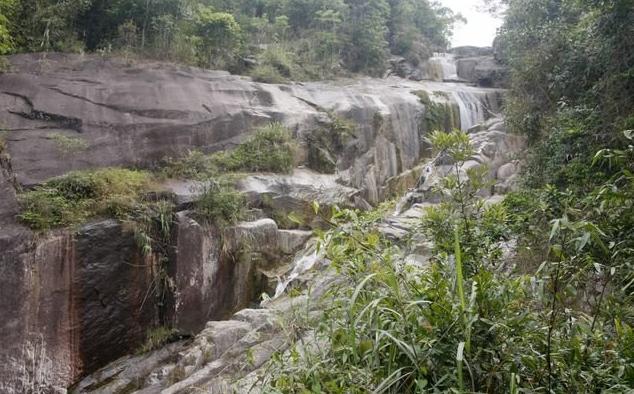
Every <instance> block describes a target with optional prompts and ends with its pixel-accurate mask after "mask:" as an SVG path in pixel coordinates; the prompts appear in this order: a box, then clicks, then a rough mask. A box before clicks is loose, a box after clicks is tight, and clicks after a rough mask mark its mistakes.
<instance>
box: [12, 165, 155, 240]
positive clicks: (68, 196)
mask: <svg viewBox="0 0 634 394" xmlns="http://www.w3.org/2000/svg"><path fill="white" fill-rule="evenodd" d="M151 186H152V178H151V176H150V174H149V173H146V172H143V171H134V170H126V169H119V168H108V169H100V170H94V171H77V172H71V173H69V174H67V175H65V176H63V177H59V178H54V179H51V180H49V181H48V182H46V183H44V184H43V185H42V186H38V187H36V188H35V189H34V190H31V191H27V192H25V193H22V194H21V195H19V200H20V205H21V212H20V214H19V218H20V220H21V221H22V222H24V223H25V224H27V225H28V226H30V227H31V228H33V229H36V230H47V229H50V228H55V227H61V226H70V225H76V224H80V223H82V222H84V221H85V220H87V219H89V218H91V217H94V216H99V215H105V216H114V217H120V218H121V217H123V216H124V215H125V214H126V213H128V212H130V211H131V210H132V209H133V208H134V206H135V205H136V203H137V202H138V200H139V199H140V197H141V194H142V193H143V192H145V191H148V190H149V189H150V188H151Z"/></svg>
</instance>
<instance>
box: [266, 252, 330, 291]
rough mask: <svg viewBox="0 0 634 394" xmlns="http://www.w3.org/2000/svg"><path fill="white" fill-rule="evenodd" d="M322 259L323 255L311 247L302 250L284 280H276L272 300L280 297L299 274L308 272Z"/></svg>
mask: <svg viewBox="0 0 634 394" xmlns="http://www.w3.org/2000/svg"><path fill="white" fill-rule="evenodd" d="M322 258H323V254H320V253H317V251H316V250H315V249H314V247H312V246H309V247H308V248H307V249H306V250H304V251H303V252H302V253H301V254H300V255H299V256H297V257H296V258H295V260H294V261H293V270H292V271H291V273H290V274H288V276H287V277H286V278H285V279H284V280H282V279H281V278H279V279H278V284H277V286H276V288H275V295H274V296H273V298H277V297H279V296H281V295H282V294H283V293H284V291H285V290H286V288H287V287H288V285H289V284H290V283H291V282H292V281H294V280H295V279H297V278H298V277H299V276H300V275H301V274H303V273H305V272H308V271H310V270H311V269H312V268H313V267H314V266H315V264H317V263H318V262H319V261H320V260H321V259H322Z"/></svg>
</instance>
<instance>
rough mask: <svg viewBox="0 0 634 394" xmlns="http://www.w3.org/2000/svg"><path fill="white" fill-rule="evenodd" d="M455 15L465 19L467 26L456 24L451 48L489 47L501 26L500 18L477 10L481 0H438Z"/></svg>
mask: <svg viewBox="0 0 634 394" xmlns="http://www.w3.org/2000/svg"><path fill="white" fill-rule="evenodd" d="M440 2H441V3H442V4H443V5H444V6H446V7H449V8H451V9H452V10H453V11H454V12H456V13H458V12H459V13H461V14H462V16H464V17H465V18H467V24H464V23H458V24H456V28H455V30H454V36H453V39H452V41H451V45H452V47H457V46H464V45H473V46H478V47H483V46H491V45H492V44H493V39H494V38H495V33H496V31H497V29H498V28H499V27H500V26H501V25H502V19H501V18H495V17H493V16H492V15H490V14H489V13H487V12H486V11H481V10H479V9H478V5H480V4H482V1H481V0H440Z"/></svg>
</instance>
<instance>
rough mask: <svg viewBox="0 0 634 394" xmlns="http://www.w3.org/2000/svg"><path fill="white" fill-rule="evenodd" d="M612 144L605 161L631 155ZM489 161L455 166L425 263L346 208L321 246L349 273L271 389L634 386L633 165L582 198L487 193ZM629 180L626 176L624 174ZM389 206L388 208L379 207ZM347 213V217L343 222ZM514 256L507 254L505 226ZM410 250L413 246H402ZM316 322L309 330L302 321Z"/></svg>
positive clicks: (464, 152)
mask: <svg viewBox="0 0 634 394" xmlns="http://www.w3.org/2000/svg"><path fill="white" fill-rule="evenodd" d="M432 142H433V144H434V146H435V148H436V150H437V151H441V152H443V154H446V155H448V156H449V157H450V158H451V161H452V162H453V163H454V164H453V165H454V166H455V167H456V169H459V168H460V167H461V165H462V164H463V163H464V161H465V160H467V159H468V158H470V157H471V155H472V153H473V151H472V149H473V148H472V147H471V144H470V142H469V138H468V136H467V135H466V134H464V133H462V132H452V133H448V134H445V133H436V134H434V136H433V137H432ZM632 155H634V148H630V149H628V150H627V151H619V152H615V151H609V152H608V151H603V152H601V153H600V154H599V155H598V156H597V161H600V160H602V158H603V159H606V158H614V157H618V158H619V159H618V160H626V159H627V160H631V159H632V158H634V156H632ZM485 174H486V169H483V170H480V171H478V170H469V171H460V170H458V171H456V172H450V175H449V176H447V177H446V178H445V179H443V180H442V181H441V182H440V184H439V185H438V189H437V192H438V193H440V194H441V195H442V196H444V199H443V201H442V202H441V204H439V205H437V206H435V207H430V208H428V210H427V215H426V217H425V218H424V220H423V222H422V224H421V228H420V231H422V232H424V233H426V234H427V235H428V236H429V237H430V239H431V240H433V241H434V244H435V250H434V257H433V258H432V259H431V261H430V262H429V263H428V264H426V265H423V266H421V265H419V264H412V263H408V262H407V260H406V259H405V256H404V253H406V252H405V251H404V248H407V245H406V244H402V243H399V244H394V243H391V242H390V241H388V240H387V239H386V238H385V237H384V236H383V235H382V234H381V233H380V232H379V231H378V229H377V223H376V221H377V217H378V218H381V217H382V216H383V215H384V214H385V212H384V213H382V214H381V213H379V214H370V215H367V216H361V217H359V216H358V215H357V214H356V213H355V212H351V211H336V213H335V215H334V217H333V220H335V221H338V223H340V224H342V225H341V226H339V227H336V228H334V229H333V230H332V231H330V232H328V233H326V234H324V235H323V236H322V238H321V245H320V248H321V250H323V251H324V254H325V257H327V258H328V259H329V260H331V261H332V264H333V266H334V267H335V268H336V269H337V270H338V273H339V274H340V275H341V276H342V277H343V281H342V283H341V284H340V285H338V286H336V287H335V288H334V289H333V290H332V291H331V293H330V297H332V298H329V299H328V300H327V301H326V302H325V304H326V305H328V306H329V307H328V308H327V309H326V310H325V315H324V318H322V319H321V320H320V321H319V322H318V323H317V324H315V323H313V322H311V320H310V318H308V319H306V320H304V319H301V318H300V319H297V321H293V322H292V323H290V324H289V325H291V326H294V327H296V330H297V331H296V333H295V334H294V335H299V336H300V337H301V336H302V335H305V333H306V332H313V333H314V334H312V335H309V336H308V338H314V340H315V342H316V344H315V343H314V342H313V343H312V344H311V341H304V340H302V341H298V342H297V344H296V345H295V346H294V347H293V348H291V349H290V350H289V351H288V352H286V353H284V354H280V355H277V356H276V357H275V358H274V362H273V364H272V366H271V367H270V368H269V369H268V370H267V372H268V374H267V375H266V376H264V379H265V382H264V383H265V384H267V385H268V388H269V391H270V392H282V393H299V392H328V393H366V392H390V393H420V392H457V393H463V392H473V393H476V392H478V393H480V392H487V393H498V392H510V393H519V392H556V393H559V392H570V393H592V392H613V393H621V392H628V390H631V389H632V388H633V387H634V330H633V329H632V326H633V323H634V309H633V308H632V305H633V304H632V289H631V286H632V283H633V280H634V277H632V272H633V270H632V268H633V267H632V261H634V260H633V257H634V254H633V253H634V248H633V246H634V244H633V243H632V235H631V234H630V232H628V231H627V230H628V229H631V228H632V218H633V217H634V205H633V202H634V198H633V197H634V194H633V192H634V189H632V185H634V183H632V182H633V181H634V177H633V176H632V173H631V172H630V171H629V170H623V171H621V172H620V173H619V175H617V176H616V178H614V179H612V180H611V181H610V182H609V183H606V184H605V187H604V189H602V191H601V192H600V193H598V194H595V195H592V196H588V198H587V199H583V200H579V199H577V198H576V197H574V195H572V194H570V193H565V192H560V191H557V190H556V189H554V188H548V189H545V190H543V191H532V192H529V191H524V192H520V193H516V194H512V195H510V196H509V197H508V198H507V199H506V201H505V202H504V203H503V204H501V205H486V204H484V202H483V200H482V199H481V198H480V197H478V193H477V192H478V189H479V187H482V186H486V182H484V176H485ZM615 184H621V186H615ZM379 220H380V219H379ZM344 223H345V224H344ZM511 237H512V238H515V239H516V240H517V241H518V242H519V245H518V247H517V251H518V253H517V255H516V257H515V258H511V257H510V256H508V255H507V256H506V257H504V258H501V257H502V251H503V246H504V245H507V246H508V245H509V244H508V241H507V240H508V239H509V238H511ZM405 250H406V249H405ZM303 330H307V331H303Z"/></svg>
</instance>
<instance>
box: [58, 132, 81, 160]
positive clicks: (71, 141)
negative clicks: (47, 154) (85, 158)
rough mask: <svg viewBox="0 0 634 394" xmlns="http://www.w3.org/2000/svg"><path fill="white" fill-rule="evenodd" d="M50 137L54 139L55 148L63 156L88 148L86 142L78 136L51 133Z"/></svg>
mask: <svg viewBox="0 0 634 394" xmlns="http://www.w3.org/2000/svg"><path fill="white" fill-rule="evenodd" d="M50 138H51V139H52V140H53V141H55V144H56V145H57V149H59V151H60V152H61V153H62V155H64V156H67V155H70V154H72V153H77V152H79V151H83V150H86V149H87V148H88V143H87V142H86V141H85V140H84V139H82V138H79V137H69V136H66V135H63V134H59V133H53V134H51V136H50Z"/></svg>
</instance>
